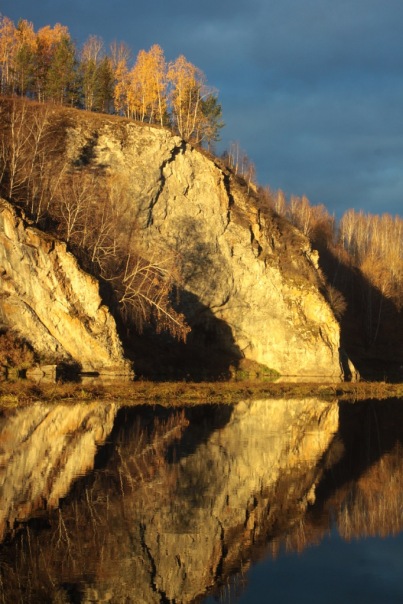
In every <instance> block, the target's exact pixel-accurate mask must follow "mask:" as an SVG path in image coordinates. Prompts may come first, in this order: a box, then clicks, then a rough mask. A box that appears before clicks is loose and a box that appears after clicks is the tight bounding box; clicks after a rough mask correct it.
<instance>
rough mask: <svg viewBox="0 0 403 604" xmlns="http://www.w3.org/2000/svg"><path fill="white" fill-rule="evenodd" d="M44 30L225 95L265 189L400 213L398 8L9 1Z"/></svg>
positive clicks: (227, 137)
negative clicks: (147, 55) (194, 77)
mask: <svg viewBox="0 0 403 604" xmlns="http://www.w3.org/2000/svg"><path fill="white" fill-rule="evenodd" d="M0 10H1V12H2V13H3V14H4V15H7V16H9V17H10V18H12V19H13V20H14V21H17V20H18V19H19V18H20V17H22V18H27V19H29V20H31V21H33V23H34V26H35V28H36V29H37V28H39V27H42V26H43V25H45V24H52V25H53V24H54V23H55V22H57V21H59V22H61V23H63V24H65V25H67V26H68V27H69V30H70V32H71V34H72V36H73V38H74V39H75V40H76V42H77V43H81V42H82V41H83V40H84V39H85V38H87V37H88V35H90V34H96V35H99V36H101V37H102V38H103V39H104V40H105V42H106V43H107V44H109V43H110V42H111V41H112V40H114V39H117V40H124V41H125V42H126V43H127V44H128V45H129V46H130V47H131V48H132V50H133V52H134V54H137V51H138V50H140V49H141V48H145V49H148V48H149V47H150V46H151V45H152V44H154V43H159V44H160V45H161V46H162V48H163V49H164V51H165V54H166V57H167V59H168V60H172V59H174V58H175V57H176V56H178V55H179V54H184V55H185V56H186V58H187V59H188V60H190V61H192V62H193V63H195V64H196V65H197V66H198V67H200V68H201V69H202V70H203V71H204V72H205V74H206V76H207V79H208V82H209V83H210V84H211V85H212V86H215V87H216V88H218V89H219V91H220V97H219V98H220V101H221V103H222V106H223V110H224V119H225V122H226V124H227V126H226V128H225V131H224V132H223V134H222V139H223V141H222V144H221V148H220V150H222V149H224V148H225V147H226V146H227V145H228V144H229V142H230V141H232V140H237V141H239V143H240V146H241V147H242V149H244V150H245V151H246V153H247V154H248V155H249V157H250V158H251V159H252V160H253V161H254V162H255V164H256V167H257V173H258V180H259V182H260V184H269V185H270V186H271V188H272V189H276V188H282V189H283V190H284V191H285V192H286V193H294V194H297V195H302V194H306V195H307V196H308V198H309V199H310V200H311V202H312V203H324V204H325V205H326V206H327V207H328V209H329V210H330V211H331V212H336V213H340V212H341V211H343V210H344V209H346V208H348V207H355V208H356V209H357V210H358V209H363V210H365V211H370V212H374V213H382V212H390V213H392V214H394V213H397V212H399V213H400V214H402V213H403V210H402V208H403V205H402V197H403V176H402V165H403V120H402V119H401V108H402V101H403V79H402V73H403V69H402V68H403V36H402V30H403V2H401V0H387V2H385V1H384V0H338V1H337V2H333V1H331V0H303V1H301V0H269V1H268V0H231V2H229V0H227V1H226V0H221V1H220V2H217V0H204V1H203V2H196V1H193V2H189V0H171V1H170V2H167V1H166V0H154V1H153V2H149V3H147V2H145V3H139V2H136V1H135V2H132V1H131V0H120V1H119V0H118V1H117V2H111V1H110V0H97V1H96V2H95V0H92V1H91V0H69V1H67V0H47V1H42V2H32V0H2V3H1V7H0Z"/></svg>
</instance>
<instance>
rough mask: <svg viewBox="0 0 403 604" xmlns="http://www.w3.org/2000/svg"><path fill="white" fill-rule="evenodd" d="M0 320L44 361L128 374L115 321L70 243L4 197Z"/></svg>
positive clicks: (0, 223) (0, 238)
mask: <svg viewBox="0 0 403 604" xmlns="http://www.w3.org/2000/svg"><path fill="white" fill-rule="evenodd" d="M0 324H3V325H4V326H6V327H8V328H12V329H14V330H15V331H16V332H17V333H18V334H19V335H20V336H21V337H23V338H24V339H25V340H27V341H28V342H29V343H30V344H31V345H32V347H33V348H34V350H35V351H36V352H37V353H38V354H39V355H40V357H41V359H42V361H43V360H49V362H53V363H55V362H69V363H71V362H74V363H77V364H78V365H79V366H80V368H81V370H83V371H98V372H101V373H102V372H109V371H110V372H114V373H122V374H129V373H130V371H131V369H130V366H129V363H128V362H127V361H126V360H125V359H124V356H123V350H122V346H121V343H120V339H119V337H118V334H117V330H116V324H115V320H114V319H113V317H112V315H111V314H110V312H109V310H108V309H107V307H106V306H105V305H104V304H102V300H101V297H100V294H99V284H98V282H97V281H96V279H94V278H93V277H91V276H90V275H89V274H87V273H85V272H84V271H83V270H81V269H80V267H79V266H78V263H77V261H76V259H75V258H74V256H73V255H72V254H71V253H69V252H68V251H67V249H66V244H65V243H63V242H61V241H59V240H57V239H55V238H54V237H51V236H49V235H47V234H44V233H43V232H41V231H39V230H38V229H35V228H33V227H32V226H30V225H29V224H28V223H27V222H26V221H25V220H24V219H23V217H21V216H19V215H18V214H17V212H16V210H15V209H14V208H13V207H12V206H11V205H10V204H9V203H8V202H6V201H4V200H0Z"/></svg>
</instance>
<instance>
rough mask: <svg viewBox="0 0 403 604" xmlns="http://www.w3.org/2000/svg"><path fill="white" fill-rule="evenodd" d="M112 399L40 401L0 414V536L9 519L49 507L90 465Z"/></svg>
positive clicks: (111, 412)
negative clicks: (105, 401)
mask: <svg viewBox="0 0 403 604" xmlns="http://www.w3.org/2000/svg"><path fill="white" fill-rule="evenodd" d="M115 413H116V408H115V405H113V404H108V405H104V406H101V405H99V404H98V403H88V404H80V405H77V404H76V405H57V406H56V405H42V404H36V405H34V406H33V407H29V408H25V409H21V410H17V411H13V412H10V413H8V414H7V415H6V416H5V417H0V444H1V450H0V493H1V495H0V500H1V507H0V539H1V538H2V537H3V535H4V533H5V532H6V530H7V527H10V528H11V529H12V528H13V524H14V521H15V520H21V521H23V520H27V519H28V518H30V517H31V516H34V515H36V514H38V512H40V511H43V510H45V509H48V510H49V509H52V508H54V507H56V506H57V505H58V504H59V499H60V498H61V497H64V496H65V495H66V494H67V492H68V490H69V488H70V486H71V482H72V480H73V479H74V478H75V477H77V476H78V475H83V474H85V472H87V470H89V469H92V468H93V464H94V456H95V452H96V447H97V445H99V444H101V443H103V442H104V440H105V438H106V436H107V435H108V434H109V432H110V431H111V429H112V426H113V421H114V417H115Z"/></svg>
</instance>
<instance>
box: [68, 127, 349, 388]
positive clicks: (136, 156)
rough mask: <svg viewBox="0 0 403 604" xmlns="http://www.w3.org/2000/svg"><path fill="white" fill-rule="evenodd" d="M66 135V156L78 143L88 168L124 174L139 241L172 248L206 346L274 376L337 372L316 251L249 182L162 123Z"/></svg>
mask: <svg viewBox="0 0 403 604" xmlns="http://www.w3.org/2000/svg"><path fill="white" fill-rule="evenodd" d="M68 139H69V146H68V155H69V157H70V158H71V160H72V161H73V162H75V164H79V163H80V158H82V156H83V153H84V150H85V153H86V154H87V156H88V155H89V156H90V160H89V163H90V166H91V168H92V169H94V168H95V167H98V169H101V170H102V171H104V172H105V173H107V174H119V175H120V176H121V177H122V178H125V179H126V182H127V183H128V187H129V190H130V199H131V202H130V203H131V204H132V215H133V216H135V217H136V218H135V219H136V224H137V226H138V227H139V230H140V235H141V237H142V240H143V244H144V245H145V246H146V247H148V250H149V252H150V254H152V253H153V252H154V251H155V250H156V249H158V250H159V252H160V254H162V255H164V254H175V257H176V258H177V263H178V265H179V266H180V269H181V273H182V276H183V279H184V291H183V292H182V293H181V296H180V305H181V310H183V311H184V313H185V316H186V319H187V321H188V322H189V324H190V325H191V327H192V329H193V332H197V333H200V332H201V333H204V335H205V336H206V334H207V336H206V340H207V341H208V344H209V346H210V347H213V348H214V347H216V348H218V349H220V348H221V349H222V350H225V351H227V352H228V351H231V353H232V354H233V356H234V358H242V357H246V358H248V359H251V360H253V361H257V362H259V363H262V364H264V365H266V366H268V367H270V368H273V369H276V370H277V371H279V372H280V373H281V374H283V375H301V376H303V375H305V376H337V377H339V376H340V373H341V372H340V364H339V338H340V334H339V324H338V323H337V321H336V319H335V317H334V315H333V313H332V311H331V309H330V307H329V305H328V303H327V302H326V301H325V298H324V297H323V295H322V293H321V291H320V290H321V288H322V287H323V282H322V280H321V277H320V275H319V273H318V270H317V253H316V252H314V251H312V250H311V247H310V243H309V241H308V239H307V238H306V237H305V236H303V235H302V234H301V233H300V232H299V231H297V230H296V229H295V228H293V227H292V226H291V225H290V224H289V223H288V222H286V221H284V220H283V219H281V218H279V217H276V216H275V215H274V214H273V213H272V212H271V211H270V210H268V208H264V207H261V206H259V202H258V200H257V197H256V195H255V193H254V192H253V190H248V188H247V187H246V185H242V183H241V182H240V181H239V180H237V179H236V178H235V177H234V176H233V175H232V174H231V173H230V172H229V171H228V170H227V169H226V168H225V167H224V166H223V165H222V164H220V162H218V161H213V160H212V159H211V158H209V157H207V156H206V155H204V154H203V153H201V152H200V151H198V150H195V149H194V148H192V146H191V145H188V144H186V143H184V142H183V141H182V140H181V139H180V138H178V137H177V136H173V135H172V134H171V133H170V132H168V131H166V130H164V129H159V128H155V127H150V126H143V127H140V126H138V125H136V124H130V123H124V124H122V125H121V126H120V127H119V128H118V127H117V126H116V124H113V123H108V121H107V120H106V121H105V123H104V124H103V125H102V126H100V127H99V128H98V129H97V130H96V132H94V130H93V129H86V127H85V126H84V125H83V124H80V123H79V122H77V124H76V126H75V127H74V128H72V129H71V130H70V132H69V137H68ZM89 147H91V149H90V153H89Z"/></svg>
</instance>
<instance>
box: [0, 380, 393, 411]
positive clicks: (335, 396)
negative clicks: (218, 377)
mask: <svg viewBox="0 0 403 604" xmlns="http://www.w3.org/2000/svg"><path fill="white" fill-rule="evenodd" d="M312 397H317V398H319V399H321V400H324V401H326V400H327V401H335V400H337V401H341V400H344V401H351V402H355V401H360V400H366V399H387V398H401V399H402V402H403V384H402V383H397V384H394V383H388V382H356V383H352V382H340V383H338V382H322V383H317V382H259V381H239V382H237V381H229V382H147V381H133V382H131V381H112V382H109V383H107V382H101V381H100V380H99V381H96V382H95V381H94V382H93V383H88V384H83V383H75V382H65V383H46V382H40V383H35V382H32V381H29V380H16V381H3V382H0V410H1V409H9V408H10V407H11V408H12V407H21V406H27V405H31V404H33V403H35V402H39V401H42V402H46V403H61V402H63V403H66V402H72V403H75V402H83V401H88V402H90V401H95V400H96V401H99V402H111V401H113V402H117V403H120V404H122V405H123V404H125V405H140V404H148V405H162V406H168V407H171V406H172V407H175V406H185V405H197V404H205V403H207V404H208V403H211V404H220V403H221V404H231V403H236V402H238V401H241V400H244V399H250V398H267V399H270V398H277V399H278V398H312Z"/></svg>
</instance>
